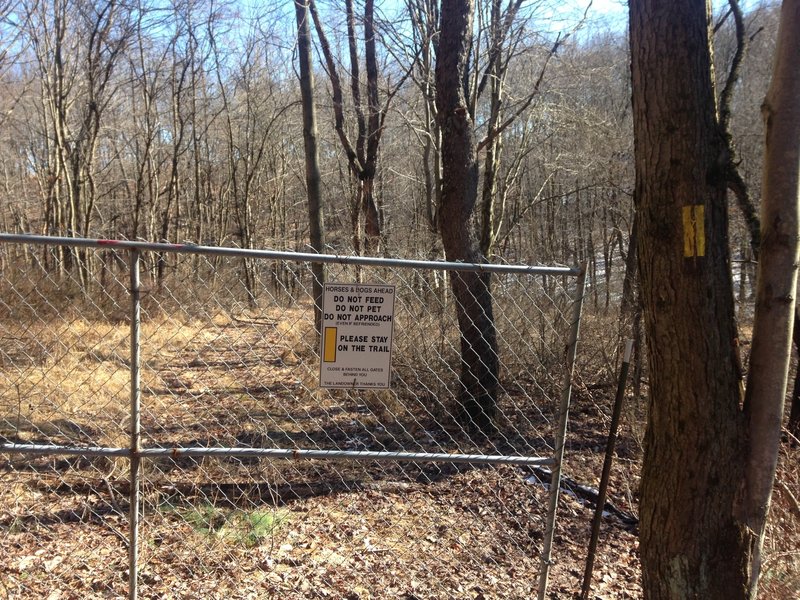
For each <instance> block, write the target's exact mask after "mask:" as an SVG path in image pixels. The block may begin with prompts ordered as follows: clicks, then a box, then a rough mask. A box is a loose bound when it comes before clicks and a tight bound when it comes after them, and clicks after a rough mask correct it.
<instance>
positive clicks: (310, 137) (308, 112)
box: [294, 0, 325, 332]
mask: <svg viewBox="0 0 800 600" xmlns="http://www.w3.org/2000/svg"><path fill="white" fill-rule="evenodd" d="M294 8H295V16H296V18H297V50H298V57H299V61H300V94H301V96H302V104H303V142H304V145H305V158H306V161H305V162H306V188H307V194H308V223H309V230H310V237H311V239H310V242H311V248H312V249H313V250H314V251H315V252H322V249H323V243H324V237H325V230H324V226H323V217H322V193H321V190H320V183H321V180H322V177H321V176H320V169H319V150H318V148H317V118H316V111H315V107H314V80H313V77H314V76H313V68H312V64H311V29H310V27H309V24H308V17H309V15H308V13H309V10H308V0H296V1H295V3H294ZM311 272H312V274H313V276H314V283H313V294H314V324H315V325H316V328H317V332H319V331H320V328H321V326H322V293H323V285H324V283H325V268H324V265H322V263H314V264H313V265H312V266H311Z"/></svg>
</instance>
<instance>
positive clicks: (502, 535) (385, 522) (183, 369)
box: [0, 316, 800, 600]
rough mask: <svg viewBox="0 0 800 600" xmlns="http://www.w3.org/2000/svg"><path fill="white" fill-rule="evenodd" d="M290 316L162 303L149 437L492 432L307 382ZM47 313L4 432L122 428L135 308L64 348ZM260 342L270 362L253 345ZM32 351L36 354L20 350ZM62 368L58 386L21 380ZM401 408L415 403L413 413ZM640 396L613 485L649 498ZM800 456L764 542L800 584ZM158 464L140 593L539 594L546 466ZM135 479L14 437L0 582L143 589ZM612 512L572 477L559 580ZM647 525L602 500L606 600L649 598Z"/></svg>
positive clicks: (74, 593)
mask: <svg viewBox="0 0 800 600" xmlns="http://www.w3.org/2000/svg"><path fill="white" fill-rule="evenodd" d="M285 322H286V320H285V316H284V319H282V320H281V321H280V322H279V321H278V320H277V319H272V318H268V319H267V320H262V321H261V322H260V323H261V325H263V326H262V327H260V328H259V329H253V328H252V327H251V325H252V321H248V322H238V321H235V320H230V319H225V318H219V319H217V322H216V323H215V326H214V327H213V328H208V327H205V326H204V325H203V324H202V323H194V322H189V321H181V322H180V323H177V322H175V321H172V320H167V321H157V320H155V319H154V320H153V321H152V322H151V323H150V325H149V326H148V327H149V329H147V330H146V331H145V334H146V336H150V337H151V338H152V339H158V340H159V343H158V344H155V348H156V350H151V351H149V354H148V353H146V354H145V356H144V357H143V362H144V365H145V371H144V373H143V388H144V392H145V394H144V396H145V398H144V400H145V408H144V410H143V413H142V425H143V428H144V430H145V442H146V443H145V445H148V444H161V445H165V446H170V445H183V446H195V447H201V446H211V445H223V446H225V445H246V446H253V447H260V446H262V447H269V446H276V447H306V448H329V447H337V448H348V449H384V450H396V449H399V448H401V447H407V446H408V445H409V444H411V445H412V446H413V449H415V450H420V449H421V450H431V449H442V448H451V449H452V448H457V449H458V450H459V451H470V450H472V451H479V450H481V448H479V447H478V446H476V445H475V444H474V443H473V442H472V441H471V440H469V439H466V438H464V437H463V432H459V431H458V430H456V429H454V428H452V427H448V426H447V425H443V426H439V427H438V428H437V427H435V426H433V425H432V424H431V421H432V419H433V416H434V415H432V414H419V413H418V411H417V410H416V409H412V408H408V407H401V406H399V405H398V404H399V402H400V401H399V400H398V398H396V397H391V396H380V395H373V396H369V397H364V398H362V399H359V400H357V401H354V398H353V397H352V396H347V395H345V396H341V397H337V396H336V395H335V394H334V395H322V394H313V393H312V394H309V393H307V390H308V388H309V385H308V383H307V381H308V377H312V376H313V373H312V372H311V371H310V370H309V369H310V367H309V366H308V365H309V358H308V356H307V355H306V354H304V351H303V350H302V349H300V350H297V348H298V347H299V346H298V344H297V342H298V339H300V338H298V335H300V337H302V335H301V334H298V332H297V331H296V327H294V326H292V325H291V324H290V325H288V326H287V325H285ZM27 331H28V333H29V334H30V335H33V333H31V328H30V327H29V328H28V330H27ZM34 333H35V336H33V337H35V338H36V339H37V340H38V341H37V344H39V346H41V347H43V348H46V349H47V350H46V352H45V354H46V356H45V357H44V358H43V359H42V360H38V359H37V357H36V356H33V355H32V354H33V351H32V350H31V347H30V346H26V345H25V344H24V343H22V342H17V345H18V347H17V354H16V355H15V356H16V357H17V358H16V359H15V360H14V361H13V362H14V364H13V365H11V364H8V362H10V361H7V363H6V364H0V369H2V373H3V376H4V377H5V378H6V381H7V382H8V381H11V377H12V376H13V377H15V379H14V380H13V381H15V384H14V385H6V388H7V389H11V390H12V391H11V392H9V393H7V394H6V395H5V396H4V397H3V403H4V404H3V409H4V414H3V420H2V424H3V428H2V430H0V435H2V436H3V437H4V438H5V439H7V440H13V441H18V442H28V443H38V442H41V443H68V442H69V443H75V441H76V440H78V441H81V440H82V441H83V443H86V441H87V440H89V439H91V440H95V443H98V444H108V445H114V444H121V445H124V440H125V431H126V427H127V422H126V420H125V419H126V417H125V410H124V405H125V402H126V401H127V398H126V393H127V392H126V382H125V378H124V373H125V353H126V351H127V348H126V346H125V332H124V325H119V326H114V325H108V326H106V327H105V329H98V327H97V326H96V325H92V324H90V323H87V322H85V321H84V320H81V319H78V318H74V319H70V320H69V321H67V322H65V324H64V325H63V327H61V328H60V329H58V328H57V330H56V331H55V332H54V333H53V337H52V340H50V342H52V346H48V344H49V343H50V342H48V340H47V337H46V336H45V335H44V333H43V332H42V331H37V332H34ZM4 334H5V336H7V337H11V336H14V337H15V339H23V338H21V337H20V336H19V334H18V332H13V331H6V332H4ZM223 337H224V338H225V342H226V343H225V344H224V345H223V344H218V343H217V342H218V341H219V340H220V339H222V338H223ZM151 347H153V345H151ZM59 348H60V349H61V351H59ZM256 350H257V351H258V353H259V356H261V357H262V358H263V357H265V356H266V357H268V360H261V361H259V363H258V364H257V365H256V364H252V363H251V362H249V359H248V356H249V355H250V354H252V353H253V352H254V351H256ZM5 356H10V354H9V353H8V352H7V353H6V355H5ZM25 357H27V359H29V362H30V365H31V368H30V369H28V370H25V369H20V361H21V360H22V359H23V358H25ZM42 365H43V366H42ZM14 369H17V371H14ZM120 370H121V371H122V373H123V375H120ZM14 373H16V374H14ZM20 373H22V375H20ZM43 381H44V382H49V383H51V384H53V391H52V392H50V393H44V392H39V393H40V394H41V395H40V396H38V397H37V398H36V400H35V401H34V400H30V401H28V402H23V401H22V400H21V399H22V398H23V397H25V398H31V397H32V396H31V395H30V394H33V391H32V390H34V389H38V390H41V389H42V387H43V386H42V382H43ZM25 386H29V387H30V389H29V390H27V391H26V387H25ZM14 389H15V390H16V393H13V390H14ZM76 389H80V390H81V393H80V394H79V393H78V392H77V391H75V390H76ZM87 390H88V391H89V392H90V393H88V394H87ZM612 391H613V383H611V384H609V383H608V382H606V384H604V385H595V384H591V385H590V384H587V383H586V381H585V379H579V381H578V384H577V386H576V389H575V393H574V401H573V410H572V420H571V423H570V431H569V435H568V442H567V452H566V456H567V458H566V464H565V473H566V475H568V476H569V477H570V478H571V479H572V480H574V481H576V482H579V483H581V484H585V485H588V486H596V485H597V483H598V480H599V475H600V472H601V466H602V460H603V451H604V445H605V437H606V435H607V427H608V420H609V419H608V414H610V403H611V393H612ZM26 394H27V395H26ZM87 396H88V397H89V398H91V399H92V400H91V402H90V401H88V400H87ZM508 401H509V402H511V401H514V398H509V400H508ZM23 404H27V406H23ZM516 406H518V407H519V404H516ZM403 410H407V411H408V415H406V417H408V416H409V415H415V416H414V418H401V417H400V416H398V415H400V413H402V411H403ZM48 411H49V412H48ZM511 412H513V411H511ZM641 414H642V409H641V407H636V406H628V408H626V411H625V418H624V419H623V425H622V430H621V432H620V439H619V443H618V448H617V458H616V463H615V467H614V471H613V475H612V481H611V486H610V490H611V496H610V499H611V500H612V501H613V503H614V505H615V506H616V507H617V508H618V509H619V510H620V511H623V512H624V513H627V514H629V515H631V516H633V517H635V516H636V514H637V506H636V490H637V487H638V476H639V460H640V454H641V447H640V439H641V432H642V423H641ZM509 425H513V427H511V429H509V431H512V432H513V434H514V435H516V436H520V437H525V436H526V435H527V433H529V432H530V431H532V430H534V429H535V430H536V431H537V433H536V435H535V436H533V437H532V439H531V441H530V443H528V445H527V446H526V447H527V448H528V449H529V450H530V449H531V448H533V449H535V448H536V447H537V446H538V445H540V441H541V440H543V439H545V438H547V436H549V435H550V431H549V429H550V428H551V427H552V423H551V422H550V421H548V420H547V419H541V420H537V419H530V420H528V421H526V422H525V423H523V424H520V423H517V422H511V420H510V422H509ZM523 425H524V426H525V427H528V428H529V429H524V427H523ZM501 433H502V432H501ZM516 441H517V440H515V439H513V437H511V435H510V434H503V435H499V436H498V437H496V438H495V439H492V440H488V444H489V445H490V446H493V447H494V448H496V449H497V450H498V451H502V450H507V449H509V448H512V447H514V443H515V442H516ZM448 444H449V445H448ZM471 444H472V445H471ZM483 451H485V450H483ZM798 459H800V450H798V449H797V448H793V447H792V446H791V444H790V443H789V441H788V440H787V442H786V444H785V445H784V447H783V451H782V456H781V464H780V468H779V473H778V481H777V484H776V488H775V495H774V507H773V510H772V514H771V520H770V525H769V529H768V532H767V540H766V543H765V549H766V560H765V563H764V571H763V573H764V575H763V579H762V581H763V585H762V589H761V597H762V598H764V599H773V598H786V599H791V598H800V592H799V590H800V551H798V548H799V547H800V525H799V523H800V508H798V505H797V497H798V495H800V494H799V493H798V490H800V476H798V469H797V467H796V466H797V464H798ZM142 473H143V479H142V486H141V497H142V516H141V530H140V543H139V560H140V575H139V580H138V583H139V596H140V597H141V598H148V599H149V598H153V599H155V598H163V599H167V598H219V599H223V598H224V599H227V598H290V599H291V598H298V599H300V598H344V599H360V600H364V599H367V598H400V599H404V600H414V599H420V600H422V599H443V598H454V599H455V598H458V599H462V598H468V599H474V600H478V599H488V598H497V599H501V598H502V599H506V598H509V599H513V598H530V597H533V596H535V593H536V589H537V576H538V573H539V569H540V554H541V546H542V539H543V536H544V529H545V525H544V521H545V515H546V512H547V502H548V490H547V485H546V483H544V482H542V481H539V480H537V479H536V478H535V477H534V476H533V475H534V474H533V471H532V470H531V468H530V467H518V466H508V465H506V466H499V467H488V466H483V467H474V466H463V465H454V464H431V463H426V464H419V465H418V464H412V463H378V462H358V463H353V462H350V463H343V462H332V461H303V460H266V459H258V458H252V457H247V458H235V457H234V458H230V457H229V458H191V457H185V456H183V457H180V456H175V457H165V458H160V459H157V460H153V461H146V462H145V464H144V466H143V471H142ZM129 490H130V485H129V481H128V476H127V472H126V461H125V460H123V459H108V458H70V457H53V456H42V457H30V456H27V457H22V456H20V455H8V454H6V455H0V556H2V557H3V560H2V561H0V598H9V599H34V598H36V599H38V598H47V599H50V600H56V599H84V598H87V599H88V598H118V597H122V596H125V595H126V594H127V589H128V581H127V577H128V576H127V573H128V554H127V541H126V540H127V527H128V516H127V513H128V508H129V503H128V494H129ZM592 512H593V506H592V505H591V503H590V502H587V501H586V500H584V499H582V498H580V497H579V496H577V495H575V494H573V493H571V492H570V491H569V490H564V492H563V494H562V500H561V505H560V508H559V512H558V522H557V528H556V534H555V544H554V548H553V556H552V566H551V570H550V578H549V586H548V597H549V598H574V597H576V595H577V593H578V592H579V590H580V587H581V581H582V577H583V572H584V566H585V560H586V551H587V546H588V541H589V533H590V532H589V529H590V522H591V518H592ZM637 544H638V542H637V529H636V525H635V523H634V524H631V523H628V522H623V520H621V519H620V518H618V517H616V516H613V515H608V516H607V517H606V518H605V519H604V522H603V526H602V529H601V535H600V544H599V549H598V554H597V558H596V563H595V569H594V578H593V587H592V595H591V597H592V598H595V599H598V600H599V599H611V598H640V597H641V587H640V568H639V562H638V558H637Z"/></svg>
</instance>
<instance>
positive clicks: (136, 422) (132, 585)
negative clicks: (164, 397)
mask: <svg viewBox="0 0 800 600" xmlns="http://www.w3.org/2000/svg"><path fill="white" fill-rule="evenodd" d="M139 264H140V255H139V251H138V250H135V249H134V250H131V255H130V269H131V440H130V508H129V513H128V521H129V526H130V536H129V540H128V598H129V599H130V600H136V597H137V594H138V591H139V590H138V587H139V580H138V575H139V573H138V571H139V569H138V562H139V466H140V461H141V458H140V456H139V450H140V449H141V441H140V439H139V436H140V434H141V423H140V403H141V397H142V388H141V373H140V369H141V354H140V350H141V348H140V345H139V343H140V340H139V337H140V335H139V332H140V326H141V298H140V285H139Z"/></svg>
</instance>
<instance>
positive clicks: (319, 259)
mask: <svg viewBox="0 0 800 600" xmlns="http://www.w3.org/2000/svg"><path fill="white" fill-rule="evenodd" d="M0 243H8V244H38V245H42V246H72V247H83V248H110V249H118V250H139V251H144V252H170V253H175V254H203V255H208V256H237V257H243V258H260V259H265V260H281V261H293V262H312V263H313V262H316V263H328V264H331V263H332V264H340V265H362V266H371V267H398V268H406V269H408V268H417V269H433V270H438V271H473V272H483V273H516V274H527V275H567V276H572V277H576V276H578V275H579V274H580V273H581V269H580V267H563V266H533V265H502V264H493V263H465V262H448V261H439V260H407V259H399V258H379V257H372V256H344V255H338V254H316V253H313V252H288V251H278V250H255V249H249V248H233V247H225V246H201V245H197V244H191V243H184V244H170V243H163V242H142V241H131V240H103V239H90V238H71V237H55V236H45V235H33V234H15V233H0Z"/></svg>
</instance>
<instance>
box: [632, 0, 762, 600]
mask: <svg viewBox="0 0 800 600" xmlns="http://www.w3.org/2000/svg"><path fill="white" fill-rule="evenodd" d="M707 9H708V7H707V5H706V2H705V1H704V0H675V1H673V2H659V1H657V0H632V1H631V2H630V18H631V21H630V25H631V28H630V30H631V70H632V76H633V115H634V135H635V161H636V189H635V202H636V205H637V210H638V218H639V221H638V226H639V231H638V234H639V240H638V254H639V271H640V275H641V289H642V297H643V303H644V309H645V310H644V313H645V330H646V334H647V340H648V348H649V363H650V373H651V380H650V413H649V419H648V428H647V434H646V437H645V455H644V465H643V472H642V486H641V504H640V511H641V534H640V550H641V558H642V575H643V587H644V592H645V597H646V598H649V599H661V598H665V599H666V598H669V599H679V598H680V599H685V598H712V599H713V598H720V599H722V598H725V599H735V598H742V597H744V594H745V590H746V589H747V584H748V577H749V553H748V544H747V536H746V535H745V532H744V531H743V529H742V528H741V527H740V524H739V522H738V521H737V519H736V518H735V516H734V501H735V495H736V489H737V487H738V484H739V482H740V481H741V477H742V464H741V456H742V452H743V444H742V439H743V438H742V436H743V432H744V427H743V424H744V421H743V418H742V415H741V412H740V402H741V394H740V391H739V383H738V375H737V367H736V365H737V356H736V350H735V341H736V338H737V330H736V324H735V318H734V300H733V286H732V281H731V274H730V268H729V250H728V240H727V229H728V216H727V204H726V185H727V181H726V178H725V176H724V164H725V162H724V158H725V151H726V144H725V140H724V139H723V138H722V136H721V135H720V130H719V127H718V123H717V119H716V104H715V98H714V87H713V80H712V65H711V53H710V49H709V29H708V27H709V25H708V23H709V21H708V14H707Z"/></svg>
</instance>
